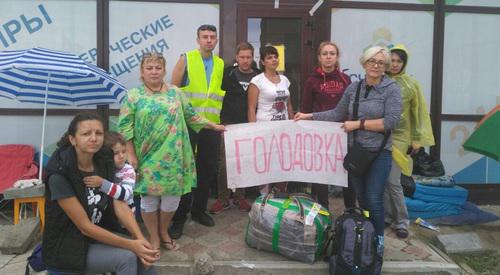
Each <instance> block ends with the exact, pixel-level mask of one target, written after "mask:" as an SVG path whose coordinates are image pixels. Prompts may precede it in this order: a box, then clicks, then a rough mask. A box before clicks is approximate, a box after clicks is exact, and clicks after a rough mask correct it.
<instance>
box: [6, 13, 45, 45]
mask: <svg viewBox="0 0 500 275" xmlns="http://www.w3.org/2000/svg"><path fill="white" fill-rule="evenodd" d="M38 10H39V11H40V13H41V15H42V16H41V17H40V16H38V15H37V16H34V15H30V16H28V15H26V14H21V15H19V19H20V20H19V19H17V18H16V19H11V20H8V21H7V22H6V23H4V24H2V27H1V28H0V44H1V45H2V46H3V47H4V48H8V47H9V46H10V45H13V44H15V43H17V39H16V35H17V34H18V33H20V32H21V31H22V30H23V29H25V30H26V31H28V33H29V34H33V33H35V32H37V31H39V30H41V29H42V27H43V26H44V22H45V23H46V24H52V22H53V21H52V18H51V17H50V15H49V13H48V12H47V10H46V9H45V7H44V6H43V5H42V4H40V5H38Z"/></svg>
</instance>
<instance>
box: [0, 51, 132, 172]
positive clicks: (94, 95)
mask: <svg viewBox="0 0 500 275" xmlns="http://www.w3.org/2000/svg"><path fill="white" fill-rule="evenodd" d="M125 94H126V89H125V87H124V86H123V85H122V84H120V83H119V82H118V81H117V80H116V79H114V78H113V77H112V76H110V75H109V74H108V73H106V72H105V71H104V70H102V69H100V68H98V67H96V66H94V65H92V64H89V63H86V62H85V61H84V60H83V59H81V58H80V57H79V56H77V55H75V54H72V53H67V52H59V51H53V50H48V49H43V48H32V49H27V50H17V51H2V52H0V96H1V97H5V98H10V99H13V100H18V101H20V102H29V103H40V104H44V108H43V110H44V112H43V123H42V141H41V147H40V150H41V153H40V167H43V166H42V159H43V147H44V138H45V119H46V116H47V105H48V104H50V105H70V106H91V105H106V104H113V103H120V102H121V101H122V100H123V98H124V96H125ZM41 170H42V169H40V171H41ZM40 178H41V173H40Z"/></svg>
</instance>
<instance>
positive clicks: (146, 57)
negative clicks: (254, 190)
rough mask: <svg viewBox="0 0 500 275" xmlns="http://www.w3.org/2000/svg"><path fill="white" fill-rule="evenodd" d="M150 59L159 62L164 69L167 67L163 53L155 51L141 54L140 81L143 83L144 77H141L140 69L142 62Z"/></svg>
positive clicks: (142, 66)
mask: <svg viewBox="0 0 500 275" xmlns="http://www.w3.org/2000/svg"><path fill="white" fill-rule="evenodd" d="M152 61H153V62H159V63H160V64H161V65H162V66H163V69H165V70H166V69H167V61H166V60H165V57H163V54H161V53H156V52H151V53H145V54H143V55H142V59H141V82H143V83H144V78H143V77H142V70H143V68H144V64H146V63H147V62H152Z"/></svg>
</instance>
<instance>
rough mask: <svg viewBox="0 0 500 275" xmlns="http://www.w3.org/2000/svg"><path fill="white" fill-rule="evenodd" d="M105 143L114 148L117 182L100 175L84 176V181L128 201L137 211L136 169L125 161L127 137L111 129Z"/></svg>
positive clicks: (116, 197) (115, 197) (118, 198)
mask: <svg viewBox="0 0 500 275" xmlns="http://www.w3.org/2000/svg"><path fill="white" fill-rule="evenodd" d="M104 144H105V145H106V146H108V147H110V148H111V149H112V150H113V153H114V161H115V166H116V169H117V170H116V173H115V181H116V182H117V183H112V182H109V181H107V180H105V179H103V178H101V177H99V176H89V177H85V178H83V182H84V183H85V185H86V186H87V187H93V188H99V190H100V191H101V192H104V193H106V194H108V195H109V196H110V197H112V198H114V199H117V200H123V201H126V202H127V203H128V206H129V207H130V208H131V209H132V211H133V212H135V205H134V187H135V171H134V168H133V167H132V166H131V165H130V164H128V163H125V161H126V160H127V150H126V147H125V145H126V142H125V139H123V137H122V136H121V135H120V134H119V133H117V132H111V131H110V132H108V133H107V134H106V136H105V138H104Z"/></svg>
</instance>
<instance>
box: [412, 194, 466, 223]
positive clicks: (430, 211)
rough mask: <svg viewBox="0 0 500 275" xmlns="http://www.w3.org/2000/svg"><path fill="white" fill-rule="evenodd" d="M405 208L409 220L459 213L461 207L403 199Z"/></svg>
mask: <svg viewBox="0 0 500 275" xmlns="http://www.w3.org/2000/svg"><path fill="white" fill-rule="evenodd" d="M405 203H406V208H407V209H408V215H409V216H410V219H411V220H414V219H416V218H422V219H430V218H437V217H443V216H449V215H456V214H459V213H460V210H461V207H460V206H458V205H453V204H449V203H440V202H425V201H421V200H416V199H411V198H408V197H405Z"/></svg>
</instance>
